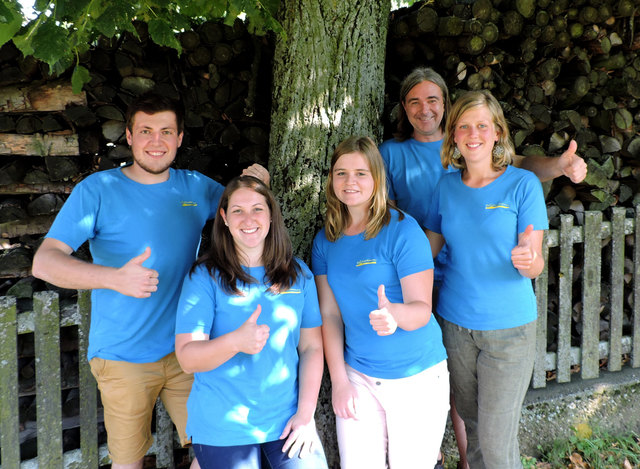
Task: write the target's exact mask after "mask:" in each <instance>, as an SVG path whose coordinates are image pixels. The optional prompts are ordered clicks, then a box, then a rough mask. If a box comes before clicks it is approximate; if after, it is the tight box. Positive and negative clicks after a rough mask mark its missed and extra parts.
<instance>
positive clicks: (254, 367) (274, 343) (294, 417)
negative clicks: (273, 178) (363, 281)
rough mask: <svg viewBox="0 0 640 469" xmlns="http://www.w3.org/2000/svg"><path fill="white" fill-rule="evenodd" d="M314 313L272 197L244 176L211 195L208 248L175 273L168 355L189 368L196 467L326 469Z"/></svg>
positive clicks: (312, 297) (313, 297) (311, 292)
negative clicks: (179, 282) (180, 274)
mask: <svg viewBox="0 0 640 469" xmlns="http://www.w3.org/2000/svg"><path fill="white" fill-rule="evenodd" d="M320 326H321V316H320V312H319V310H318V298H317V293H316V288H315V284H314V282H313V280H312V278H311V272H310V271H309V269H308V268H307V266H305V265H304V263H303V262H302V261H300V260H299V259H296V258H294V256H293V253H292V249H291V242H290V240H289V235H288V234H287V230H286V228H285V226H284V222H283V219H282V215H281V213H280V209H279V207H278V204H277V202H276V200H275V198H274V197H273V194H272V193H271V191H270V190H269V189H268V188H267V186H265V184H264V183H263V182H262V181H260V180H259V179H256V178H254V177H251V176H239V177H237V178H235V179H233V180H232V181H231V182H230V183H229V184H228V185H227V187H226V189H225V190H224V192H223V194H222V197H221V199H220V205H219V207H218V213H217V214H216V218H215V220H214V222H213V234H212V242H211V247H210V248H209V249H208V250H207V251H206V253H205V254H204V255H203V256H202V257H201V258H199V259H198V261H197V262H196V264H195V265H194V266H193V268H192V269H191V272H190V274H189V275H188V276H187V277H186V278H185V280H184V285H183V288H182V293H181V295H180V301H179V304H178V314H177V319H176V355H177V357H178V360H179V362H180V365H181V366H182V367H183V369H184V370H185V371H186V372H189V373H194V374H195V377H194V382H193V388H192V389H191V394H190V395H189V400H188V402H187V411H188V419H187V433H188V435H189V436H190V437H191V439H192V441H193V447H194V451H195V453H196V456H197V459H198V461H199V463H200V466H201V467H202V468H203V469H213V468H216V469H221V468H224V469H259V468H260V467H262V466H261V460H262V459H266V460H267V461H268V462H269V467H271V468H273V469H326V467H327V462H326V459H325V456H324V452H323V450H322V445H321V444H320V440H319V438H318V434H317V432H316V427H315V423H314V412H315V408H316V402H317V399H318V392H319V390H320V382H321V380H322V371H323V366H324V362H323V356H322V335H321V331H320Z"/></svg>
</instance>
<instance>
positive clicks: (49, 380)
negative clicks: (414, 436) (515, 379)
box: [0, 208, 640, 469]
mask: <svg viewBox="0 0 640 469" xmlns="http://www.w3.org/2000/svg"><path fill="white" fill-rule="evenodd" d="M625 213H626V210H625V209H624V208H614V209H613V210H612V216H611V219H612V221H611V222H602V213H601V212H586V213H585V220H584V226H573V216H572V215H561V226H560V229H559V230H550V231H549V232H548V233H547V234H546V237H545V239H546V243H544V248H543V249H544V256H545V259H548V257H549V252H550V249H557V250H559V256H558V257H559V268H558V269H557V279H556V280H557V281H554V282H551V283H553V284H554V285H557V290H558V291H557V298H558V300H557V301H558V307H557V311H556V313H557V317H558V321H557V323H558V324H557V337H556V338H555V342H556V343H557V351H554V352H549V351H547V342H548V338H547V335H548V333H549V331H548V330H547V329H548V325H549V324H548V321H547V316H548V315H547V310H548V303H549V298H550V296H551V295H550V293H555V292H550V287H549V284H550V282H549V280H550V278H549V270H550V268H549V265H548V263H547V266H546V267H545V271H544V272H543V273H542V274H541V275H540V277H538V279H536V281H535V287H536V292H537V295H536V296H537V302H538V313H539V314H538V317H539V319H538V341H537V349H536V361H535V368H534V373H533V380H532V385H533V387H535V388H541V387H544V386H546V383H547V381H548V379H549V373H548V372H555V375H554V376H555V378H554V379H556V380H557V381H558V382H560V383H564V382H568V381H570V380H571V374H572V372H575V371H576V370H577V369H578V368H579V373H580V377H581V378H583V379H589V378H595V377H597V376H598V374H599V370H600V362H601V360H603V359H607V368H608V370H610V371H618V370H620V369H621V367H622V362H623V356H624V357H629V361H630V364H631V366H632V367H638V366H640V311H639V310H640V214H639V213H640V211H636V213H635V218H625ZM628 235H631V236H632V237H633V243H629V244H631V245H633V253H632V258H633V272H632V278H631V283H632V285H631V288H632V292H633V302H632V304H633V308H632V309H633V310H632V311H631V322H632V324H631V328H630V330H631V335H623V314H624V311H623V305H624V284H625V282H624V275H625V272H624V264H625V262H624V259H625V237H626V236H628ZM605 241H607V242H605ZM603 244H606V246H605V247H604V248H603V247H602V245H603ZM574 245H577V246H578V247H579V245H582V274H581V276H582V285H581V298H574V297H573V290H574V288H573V283H574V282H573V278H572V277H573V269H574V265H573V258H574ZM603 253H605V254H606V255H607V256H609V255H610V262H608V264H609V265H610V266H611V267H610V271H609V272H605V275H607V277H606V278H604V280H605V282H604V283H605V284H609V285H610V293H609V295H608V300H607V301H608V303H609V304H608V308H609V311H610V313H609V319H608V321H609V324H608V326H609V328H608V329H609V340H608V341H606V342H601V341H600V325H601V321H602V318H601V314H600V310H601V308H602V306H603V305H602V304H601V298H600V297H601V288H602V284H603V276H602V267H601V266H602V258H603ZM576 300H578V301H579V302H580V303H581V305H582V309H581V316H580V317H581V319H580V321H579V322H580V326H581V344H580V345H579V346H577V345H576V346H572V344H571V335H572V334H571V330H572V327H574V328H575V326H576V324H575V320H574V319H573V317H572V315H573V313H574V303H575V301H576ZM16 305H17V303H16V300H15V299H14V298H10V297H2V298H0V449H1V457H2V466H1V467H4V468H12V469H13V468H18V467H21V468H22V469H24V468H35V467H40V468H43V469H48V468H61V467H65V468H78V469H80V468H97V467H98V466H99V465H102V464H108V463H109V459H108V455H107V451H106V447H104V445H102V446H99V445H98V433H97V422H98V415H99V409H98V406H97V390H96V384H95V381H94V379H93V376H92V375H91V372H90V369H89V365H88V363H87V360H86V349H87V338H88V330H89V316H90V299H89V293H88V292H86V291H81V292H79V294H78V300H77V303H76V304H75V305H73V306H72V307H70V308H63V309H62V311H61V310H60V307H59V301H58V296H57V294H56V293H53V292H40V293H35V294H34V295H33V311H32V312H28V311H27V312H20V314H18V311H17V306H16ZM70 326H77V327H78V332H79V333H78V337H79V349H80V357H79V391H80V415H79V419H78V422H77V425H76V426H79V427H80V439H81V445H80V449H79V450H74V451H68V452H63V449H62V430H63V423H62V422H63V419H62V415H61V406H62V402H61V377H60V352H59V348H60V333H59V332H60V328H61V327H70ZM627 329H629V328H627ZM29 332H33V333H34V341H35V353H36V399H37V445H38V454H39V455H40V457H39V458H37V459H33V460H29V461H22V462H21V461H20V449H19V448H20V445H19V443H20V429H19V425H20V422H19V406H18V397H19V393H18V368H17V363H18V356H17V336H18V334H25V333H29ZM156 420H157V422H156V429H157V430H156V435H155V443H154V446H153V447H152V448H151V450H150V451H149V452H150V454H155V455H156V465H157V467H173V465H174V462H173V448H174V445H175V439H174V434H173V433H174V431H173V425H172V424H171V421H170V420H169V418H168V415H167V413H166V411H165V410H164V408H163V407H162V405H161V404H159V405H158V406H157V415H156Z"/></svg>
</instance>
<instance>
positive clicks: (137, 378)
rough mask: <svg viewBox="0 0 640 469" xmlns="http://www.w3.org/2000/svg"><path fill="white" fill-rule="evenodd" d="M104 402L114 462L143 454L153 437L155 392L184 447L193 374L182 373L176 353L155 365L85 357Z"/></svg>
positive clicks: (140, 457) (134, 460) (134, 459)
mask: <svg viewBox="0 0 640 469" xmlns="http://www.w3.org/2000/svg"><path fill="white" fill-rule="evenodd" d="M89 364H90V366H91V372H92V373H93V376H95V378H96V381H97V382H98V389H100V396H101V398H102V404H103V406H104V425H105V427H106V429H107V445H108V447H109V454H110V455H111V459H112V460H113V462H115V463H118V464H130V463H133V462H136V461H139V460H140V459H142V458H143V457H144V455H145V454H146V453H147V451H148V450H149V448H150V447H151V443H152V442H153V438H152V437H151V418H152V414H153V408H154V405H155V403H156V399H157V398H158V396H160V398H161V399H162V403H163V404H164V406H165V408H166V409H167V412H168V413H169V416H170V417H171V420H173V423H174V424H175V426H176V428H177V430H178V435H179V437H180V442H181V443H182V445H183V446H185V445H187V444H189V443H190V441H189V439H188V438H187V434H186V425H187V398H188V397H189V392H191V384H192V383H193V375H191V374H187V373H185V372H183V371H182V368H180V364H179V363H178V360H177V358H176V355H175V353H171V354H169V355H167V356H166V357H164V358H162V359H161V360H159V361H157V362H153V363H130V362H123V361H115V360H104V359H102V358H98V357H94V358H92V359H91V360H90V361H89Z"/></svg>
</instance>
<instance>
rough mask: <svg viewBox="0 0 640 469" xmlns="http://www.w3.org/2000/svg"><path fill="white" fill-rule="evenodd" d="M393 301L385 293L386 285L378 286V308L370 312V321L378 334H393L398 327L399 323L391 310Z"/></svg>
mask: <svg viewBox="0 0 640 469" xmlns="http://www.w3.org/2000/svg"><path fill="white" fill-rule="evenodd" d="M389 306H391V302H390V301H389V300H388V299H387V297H386V295H385V294H384V285H380V286H379V287H378V309H375V310H373V311H371V313H369V323H370V324H371V327H373V330H374V331H376V332H377V333H378V335H391V334H393V333H394V332H395V331H396V329H397V328H398V323H397V322H396V319H395V318H394V317H393V315H392V314H391V312H390V311H389Z"/></svg>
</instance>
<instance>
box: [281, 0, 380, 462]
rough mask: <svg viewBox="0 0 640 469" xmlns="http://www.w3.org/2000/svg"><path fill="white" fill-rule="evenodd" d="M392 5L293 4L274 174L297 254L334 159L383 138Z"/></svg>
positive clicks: (317, 218)
mask: <svg viewBox="0 0 640 469" xmlns="http://www.w3.org/2000/svg"><path fill="white" fill-rule="evenodd" d="M390 10H391V4H390V0H383V1H379V2H369V1H366V0H365V1H362V0H360V1H355V2H334V1H330V0H285V1H284V2H282V3H281V22H282V25H283V26H284V30H285V33H286V34H284V35H279V36H278V38H277V42H276V48H275V56H274V67H273V83H274V85H273V93H272V97H273V100H272V112H271V136H270V157H269V171H270V173H271V177H272V187H273V190H274V192H275V193H276V195H277V196H278V198H279V200H280V203H281V205H282V211H283V215H284V219H285V223H286V226H287V228H288V230H289V234H290V236H291V240H292V242H293V246H294V251H295V252H296V254H297V255H298V256H300V257H302V258H303V259H305V260H306V261H308V260H309V253H310V251H311V243H312V240H313V237H314V235H315V234H316V233H317V231H318V230H319V229H320V228H321V226H322V220H323V215H324V192H323V190H324V182H325V180H326V175H327V169H328V166H329V162H330V158H331V154H332V153H333V150H334V148H335V147H336V145H337V144H338V143H339V142H340V141H341V140H343V139H344V138H346V137H348V136H349V135H353V134H357V135H368V136H370V137H372V138H373V139H374V140H375V141H379V140H380V138H381V136H382V125H381V114H382V110H383V104H384V63H385V61H384V55H385V47H386V37H387V29H388V21H389V12H390ZM316 422H317V425H318V431H319V433H320V436H321V438H322V440H323V444H324V449H325V452H326V455H327V460H328V463H329V467H332V468H333V467H339V463H338V445H337V442H336V437H335V426H334V413H333V409H332V406H331V387H330V383H329V379H328V372H327V371H326V370H325V376H324V380H323V385H322V389H321V390H320V398H319V400H318V407H317V412H316Z"/></svg>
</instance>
